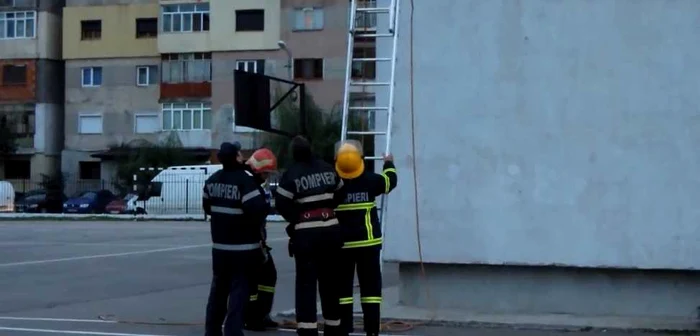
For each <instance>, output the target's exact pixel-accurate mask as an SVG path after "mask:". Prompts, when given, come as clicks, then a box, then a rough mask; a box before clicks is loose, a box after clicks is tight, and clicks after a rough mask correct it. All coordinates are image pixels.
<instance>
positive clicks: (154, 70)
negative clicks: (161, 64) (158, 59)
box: [136, 65, 158, 86]
mask: <svg viewBox="0 0 700 336" xmlns="http://www.w3.org/2000/svg"><path fill="white" fill-rule="evenodd" d="M157 83H158V66H157V65H142V66H137V67H136V85H138V86H149V85H155V84H157Z"/></svg>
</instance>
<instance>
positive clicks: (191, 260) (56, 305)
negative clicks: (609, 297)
mask: <svg viewBox="0 0 700 336" xmlns="http://www.w3.org/2000/svg"><path fill="white" fill-rule="evenodd" d="M268 230H269V244H270V245H271V246H272V248H273V251H272V253H273V256H274V258H275V262H276V264H277V269H278V284H277V288H276V297H275V304H274V309H273V310H274V311H286V310H289V309H292V308H293V307H294V292H293V288H294V264H293V261H292V259H290V258H289V257H288V256H287V250H286V243H287V239H286V237H285V234H284V230H283V226H282V224H278V223H270V224H269V225H268ZM209 246H210V238H209V225H208V223H205V222H126V221H106V222H90V221H56V222H51V221H36V222H34V221H26V220H22V221H16V222H11V221H1V222H0V335H3V336H22V335H24V336H45V335H57V334H58V335H96V336H194V335H203V334H204V333H203V325H202V321H203V320H204V307H205V305H206V298H207V294H208V290H209V283H210V276H211V269H210V261H211V256H210V253H211V252H210V247H209ZM384 271H385V274H384V282H385V286H387V287H388V286H395V285H396V284H397V282H398V275H397V273H398V272H397V267H395V265H390V264H387V265H386V266H385V268H384ZM293 333H294V331H293V330H281V331H269V332H264V333H253V332H250V333H247V334H251V335H253V334H257V335H261V336H267V335H269V336H272V335H289V334H293ZM560 333H561V334H564V332H557V331H541V330H539V331H538V330H512V329H475V328H468V329H465V328H448V327H421V326H413V328H410V330H406V331H404V332H395V333H392V332H387V334H401V335H415V336H418V335H420V336H422V335H447V334H451V335H455V336H456V335H483V336H486V335H494V336H510V335H516V334H517V335H519V336H535V335H558V334H560ZM584 333H585V334H591V332H581V333H578V332H566V334H567V335H577V334H584ZM616 334H618V333H617V332H607V333H605V335H616ZM625 334H626V335H628V334H629V333H625ZM358 335H359V334H358Z"/></svg>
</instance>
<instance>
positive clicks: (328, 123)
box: [264, 91, 373, 167]
mask: <svg viewBox="0 0 700 336" xmlns="http://www.w3.org/2000/svg"><path fill="white" fill-rule="evenodd" d="M276 96H277V97H280V96H281V92H279V91H278V92H277V93H276ZM305 103H306V129H307V132H308V137H309V138H310V140H311V147H312V150H313V151H314V153H315V154H316V155H318V156H319V157H320V158H322V159H324V160H326V161H328V162H333V160H334V155H335V153H334V152H335V144H336V142H337V141H338V140H340V131H341V126H342V110H341V108H340V107H339V106H338V105H336V107H335V108H334V109H332V110H331V111H329V112H326V111H324V110H323V109H322V108H321V107H319V106H318V105H317V104H316V103H315V102H314V100H313V97H312V96H311V95H309V94H307V95H306V101H305ZM354 116H355V118H350V123H349V126H348V128H349V129H352V130H364V129H362V124H363V123H362V122H361V120H360V118H357V114H355V115H354ZM272 119H273V120H274V121H276V122H275V123H276V124H277V125H276V126H277V127H276V128H278V129H282V130H284V131H286V132H289V133H292V134H299V133H300V132H301V125H300V124H299V106H298V104H296V103H295V102H293V101H292V100H291V99H286V100H285V101H283V102H282V103H281V104H280V105H279V106H278V107H277V108H276V109H275V111H274V112H273V118H272ZM351 138H354V139H357V140H360V141H361V142H363V143H364V144H365V151H367V147H371V145H372V143H373V141H371V139H370V138H371V137H369V136H368V137H361V136H354V137H351ZM288 146H289V138H288V137H285V136H282V135H277V134H270V135H269V136H268V138H267V141H266V144H265V146H264V147H267V148H270V149H271V150H272V151H273V152H275V153H276V155H277V161H278V164H279V166H280V167H285V166H286V165H287V164H288V163H289V162H290V160H291V153H289V151H288Z"/></svg>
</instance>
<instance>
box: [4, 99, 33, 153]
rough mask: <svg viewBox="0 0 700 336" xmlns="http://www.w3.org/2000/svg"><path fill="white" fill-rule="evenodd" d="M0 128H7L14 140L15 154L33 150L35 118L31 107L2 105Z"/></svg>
mask: <svg viewBox="0 0 700 336" xmlns="http://www.w3.org/2000/svg"><path fill="white" fill-rule="evenodd" d="M0 128H1V129H5V128H8V129H9V130H10V131H11V132H12V133H14V134H13V137H14V138H15V143H16V144H17V152H19V153H21V152H23V151H27V150H29V151H33V150H34V134H35V133H36V117H35V112H34V107H33V106H32V105H25V104H18V105H3V106H0Z"/></svg>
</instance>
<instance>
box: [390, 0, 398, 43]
mask: <svg viewBox="0 0 700 336" xmlns="http://www.w3.org/2000/svg"><path fill="white" fill-rule="evenodd" d="M399 1H400V0H391V5H389V32H390V33H394V35H395V34H396V32H395V31H394V29H395V28H396V21H395V20H394V19H395V18H396V9H397V8H398V2H399Z"/></svg>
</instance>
